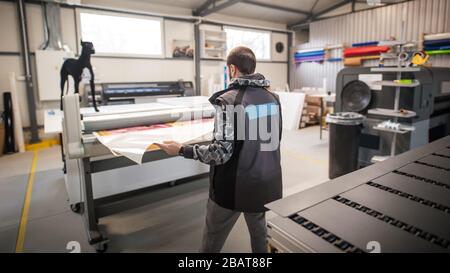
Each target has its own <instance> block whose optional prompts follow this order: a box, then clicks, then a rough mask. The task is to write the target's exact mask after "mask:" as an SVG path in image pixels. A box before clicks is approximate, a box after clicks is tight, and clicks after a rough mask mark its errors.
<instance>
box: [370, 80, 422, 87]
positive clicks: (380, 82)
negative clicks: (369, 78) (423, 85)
mask: <svg viewBox="0 0 450 273" xmlns="http://www.w3.org/2000/svg"><path fill="white" fill-rule="evenodd" d="M372 84H374V85H382V86H392V87H417V86H419V85H420V82H419V81H417V80H414V82H413V83H397V82H394V81H375V82H373V83H372Z"/></svg>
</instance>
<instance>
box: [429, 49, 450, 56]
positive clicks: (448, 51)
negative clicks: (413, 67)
mask: <svg viewBox="0 0 450 273" xmlns="http://www.w3.org/2000/svg"><path fill="white" fill-rule="evenodd" d="M425 52H426V53H427V54H428V55H446V54H450V49H446V50H430V51H425Z"/></svg>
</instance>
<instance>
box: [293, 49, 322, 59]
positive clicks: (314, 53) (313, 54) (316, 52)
mask: <svg viewBox="0 0 450 273" xmlns="http://www.w3.org/2000/svg"><path fill="white" fill-rule="evenodd" d="M323 55H325V51H314V52H308V53H301V54H299V53H296V54H295V57H300V58H301V57H310V56H323Z"/></svg>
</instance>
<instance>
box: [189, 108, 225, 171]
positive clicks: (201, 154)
mask: <svg viewBox="0 0 450 273" xmlns="http://www.w3.org/2000/svg"><path fill="white" fill-rule="evenodd" d="M215 122H216V124H215V127H216V128H215V131H214V141H213V142H212V143H211V144H209V145H194V146H191V145H186V146H184V147H183V150H184V152H183V153H184V157H185V158H191V159H195V160H199V161H200V162H203V163H206V164H209V165H221V164H225V163H226V162H227V161H228V160H229V159H230V158H231V156H232V154H233V138H234V126H233V124H232V122H231V121H230V120H228V118H227V114H226V112H225V111H222V112H219V113H218V115H217V116H216V121H215Z"/></svg>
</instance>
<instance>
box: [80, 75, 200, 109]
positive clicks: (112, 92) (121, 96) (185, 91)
mask: <svg viewBox="0 0 450 273" xmlns="http://www.w3.org/2000/svg"><path fill="white" fill-rule="evenodd" d="M94 86H95V94H96V95H95V96H96V100H97V104H98V105H116V104H135V103H146V102H152V101H154V100H155V98H157V97H180V96H194V85H193V83H192V82H190V81H183V80H179V81H167V82H137V83H132V82H131V83H130V82H123V83H122V82H120V83H119V82H114V83H96V84H95V85H94ZM84 90H85V92H84V96H83V102H84V104H83V105H82V106H86V107H87V106H92V97H91V95H90V94H91V87H90V85H89V84H86V85H85V86H84Z"/></svg>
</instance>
